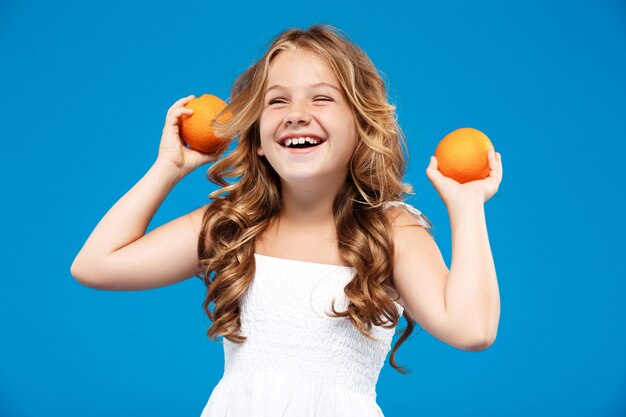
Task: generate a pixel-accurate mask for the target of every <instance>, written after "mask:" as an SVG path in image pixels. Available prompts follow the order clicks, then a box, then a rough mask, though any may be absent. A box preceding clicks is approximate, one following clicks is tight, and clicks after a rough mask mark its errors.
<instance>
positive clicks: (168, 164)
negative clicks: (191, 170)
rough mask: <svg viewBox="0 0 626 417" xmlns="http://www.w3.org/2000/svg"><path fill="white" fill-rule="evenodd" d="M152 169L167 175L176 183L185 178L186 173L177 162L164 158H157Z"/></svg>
mask: <svg viewBox="0 0 626 417" xmlns="http://www.w3.org/2000/svg"><path fill="white" fill-rule="evenodd" d="M151 169H152V170H155V171H158V172H159V173H161V174H162V175H164V176H166V177H167V178H168V179H169V180H170V181H171V182H172V183H174V184H175V183H177V182H178V181H180V180H181V179H183V178H184V177H185V175H186V174H185V173H184V172H183V171H182V170H181V169H180V168H179V167H177V166H176V164H174V163H173V162H172V161H170V160H168V159H164V158H157V160H156V161H155V162H154V164H152V167H151Z"/></svg>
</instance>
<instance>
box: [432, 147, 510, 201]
mask: <svg viewBox="0 0 626 417" xmlns="http://www.w3.org/2000/svg"><path fill="white" fill-rule="evenodd" d="M487 157H488V159H489V168H490V172H489V176H488V177H486V178H483V179H482V180H476V181H470V182H466V183H465V184H461V183H459V182H457V181H455V180H453V179H452V178H450V177H446V176H445V175H443V174H442V173H441V171H439V169H438V168H437V166H438V165H437V158H435V157H434V156H431V157H430V164H429V165H428V168H426V176H427V177H428V179H429V180H430V182H432V183H433V186H434V187H435V189H436V190H437V192H438V193H439V196H440V197H441V199H442V200H443V202H444V204H445V205H446V207H450V206H453V205H456V204H458V203H460V202H462V201H464V200H465V198H466V197H468V196H475V195H478V196H480V197H481V198H482V201H483V203H486V202H487V200H489V199H490V198H491V197H493V195H494V194H495V193H496V192H497V191H498V187H499V186H500V182H502V159H501V156H500V154H499V153H498V152H496V151H495V150H494V149H491V150H490V151H489V152H487Z"/></svg>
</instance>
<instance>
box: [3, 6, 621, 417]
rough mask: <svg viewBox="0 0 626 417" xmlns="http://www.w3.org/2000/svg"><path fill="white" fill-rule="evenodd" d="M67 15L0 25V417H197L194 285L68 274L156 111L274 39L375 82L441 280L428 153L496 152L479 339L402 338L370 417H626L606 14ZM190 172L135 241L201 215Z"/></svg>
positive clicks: (292, 9) (207, 89)
mask: <svg viewBox="0 0 626 417" xmlns="http://www.w3.org/2000/svg"><path fill="white" fill-rule="evenodd" d="M89 3H91V2H85V1H72V2H70V1H58V2H36V1H29V2H24V1H22V2H16V1H8V2H7V1H5V2H2V4H1V5H0V48H1V49H0V53H1V56H2V58H3V64H2V77H0V88H1V95H2V100H1V102H0V106H1V111H0V117H1V120H2V125H1V126H2V135H1V136H2V150H1V151H0V167H1V169H2V177H3V179H4V181H3V182H2V183H3V190H2V194H3V198H2V201H3V203H2V205H1V207H2V216H1V217H0V221H1V222H2V224H1V230H2V252H1V254H2V256H1V257H0V259H1V260H0V262H1V263H2V265H1V267H2V269H1V271H2V279H1V280H0V286H1V287H0V320H2V333H3V334H2V343H1V344H0V415H2V416H11V417H13V416H19V417H27V416H28V417H30V416H44V415H45V416H56V415H63V416H67V417H70V416H87V415H88V416H93V417H97V416H111V415H119V416H148V415H149V416H153V417H156V416H191V417H193V416H196V417H197V416H199V415H200V412H201V410H202V408H203V407H204V405H205V403H206V401H207V399H208V397H209V395H210V393H211V390H212V389H213V387H214V386H215V384H216V383H217V381H218V380H219V378H220V376H221V373H222V371H223V353H222V346H221V345H220V344H218V343H216V342H213V341H210V340H208V339H207V337H206V334H205V332H206V329H207V328H208V327H209V325H210V322H209V320H208V318H207V317H205V315H204V312H203V310H202V306H201V304H202V301H203V300H204V293H205V287H204V284H203V283H202V282H201V281H200V280H198V279H193V280H187V281H184V282H182V283H180V284H177V285H174V286H170V287H166V288H161V289H157V290H151V291H143V292H109V291H97V290H93V289H90V288H87V287H84V286H82V285H81V284H79V283H78V282H77V281H75V280H74V279H73V278H72V277H71V275H70V265H71V263H72V261H73V259H74V257H75V255H76V254H77V253H78V251H79V249H80V248H81V246H82V244H83V243H84V242H85V240H86V239H87V237H88V235H89V233H90V232H91V231H92V230H93V228H94V227H95V225H96V224H97V222H98V221H99V220H100V219H101V218H102V216H104V214H105V213H106V212H107V211H108V209H109V208H110V207H111V206H112V205H113V204H114V203H115V202H116V201H117V200H118V199H119V198H120V197H121V196H122V195H123V194H124V193H126V191H128V190H129V189H130V188H131V187H132V186H133V185H134V184H135V183H136V182H137V181H138V180H139V179H140V178H141V177H142V176H143V175H144V174H145V172H146V171H147V169H148V168H149V167H150V165H151V164H152V163H153V161H154V159H155V158H156V156H157V149H158V144H159V140H160V137H161V130H162V128H163V123H164V120H165V114H166V111H167V109H168V108H169V106H171V105H172V104H173V103H174V101H176V100H177V99H179V98H181V97H184V96H187V95H189V94H195V95H196V96H200V95H201V94H204V93H210V94H215V95H218V96H220V97H223V98H227V97H228V96H229V94H230V88H231V85H232V83H233V81H234V79H235V77H236V76H237V75H238V74H240V73H241V72H242V71H244V70H245V69H246V68H247V67H248V66H249V65H250V64H252V63H253V62H254V61H255V60H256V59H257V58H259V57H260V56H261V54H262V52H263V51H264V48H265V47H266V45H267V44H268V42H269V41H270V40H271V38H272V37H273V36H275V35H276V34H277V33H279V32H280V31H282V30H283V29H286V28H288V27H300V28H306V27H308V26H310V25H312V24H314V23H328V24H332V25H335V26H337V27H339V28H340V29H342V30H344V31H345V32H347V33H348V34H349V35H350V36H351V38H352V39H353V40H354V41H355V42H356V43H357V44H359V45H360V46H361V47H362V48H363V49H364V50H365V51H366V52H367V53H368V54H369V56H370V57H371V59H372V60H373V62H374V64H375V65H377V67H378V68H379V70H380V71H381V73H382V74H383V76H384V78H385V80H386V81H387V83H388V88H389V100H390V102H391V103H393V104H395V105H396V106H397V110H398V117H399V122H400V124H401V126H402V128H403V129H404V131H405V133H406V135H407V138H408V140H409V151H410V164H409V173H408V175H407V178H406V180H407V181H408V182H410V183H412V184H413V185H414V186H415V190H416V195H415V196H413V197H412V198H411V199H410V200H409V202H410V203H412V204H413V205H415V206H416V207H417V208H418V209H420V210H421V211H422V212H423V213H424V214H426V215H427V216H428V217H429V219H430V220H431V221H432V222H433V223H434V225H435V227H436V228H437V243H438V245H439V247H440V248H441V251H442V253H443V255H444V258H445V260H446V263H447V264H448V266H449V265H450V259H451V242H450V229H449V219H448V214H447V210H446V207H445V205H444V204H443V202H442V201H441V200H440V199H439V196H438V195H437V193H436V191H435V189H434V188H433V187H432V185H431V183H430V181H428V179H427V177H426V175H425V169H426V167H427V166H428V162H429V156H430V155H432V154H433V152H434V149H435V146H436V145H437V143H438V142H439V140H440V139H441V138H442V137H443V136H445V134H447V133H448V132H450V131H452V130H454V129H456V128H459V127H468V126H469V127H475V128H478V129H480V130H482V131H483V132H485V133H486V134H487V135H488V136H489V137H490V139H491V140H492V142H493V143H494V145H495V149H496V151H498V152H500V153H501V154H502V161H503V166H504V178H503V181H502V184H501V186H500V190H499V191H498V193H497V194H496V195H495V196H494V197H493V198H492V199H491V200H490V201H488V202H487V203H486V206H485V210H486V215H487V226H488V231H489V236H490V242H491V249H492V251H493V255H494V259H495V262H496V269H497V272H498V280H499V286H500V293H501V303H502V304H501V305H502V312H501V318H500V328H499V332H498V337H497V340H496V342H495V344H494V345H493V346H491V347H490V348H489V349H487V350H485V351H482V352H465V351H461V350H458V349H455V348H453V347H450V346H448V345H445V344H444V343H442V342H440V341H439V340H437V339H435V338H433V337H432V336H430V335H429V334H428V333H426V332H425V331H421V332H419V334H418V330H419V328H416V331H415V332H414V333H413V336H412V337H411V339H410V340H409V341H408V342H406V343H405V344H404V345H403V346H402V347H401V348H400V350H399V353H398V356H397V360H398V362H399V363H400V364H401V365H407V366H408V367H409V369H410V370H411V371H412V373H411V374H410V375H401V374H399V373H397V372H396V371H395V370H393V369H392V368H391V367H390V366H389V364H388V363H386V365H385V368H384V369H383V371H382V373H381V376H380V380H379V383H378V402H379V404H380V405H381V408H382V409H383V411H384V412H385V415H386V416H388V417H393V416H413V415H415V416H458V415H464V416H470V417H471V416H483V417H484V416H528V415H533V416H570V417H573V416H589V415H595V416H623V415H625V414H626V397H625V396H624V394H625V393H626V355H624V352H626V332H625V322H626V314H625V313H626V307H625V305H626V304H624V302H623V299H624V295H625V290H626V284H625V278H626V273H625V271H624V269H625V268H624V262H623V258H622V256H623V250H624V244H623V236H624V233H625V232H626V230H625V227H624V203H623V194H624V191H625V187H624V185H625V184H624V179H626V175H625V174H626V173H625V170H626V168H624V161H625V158H624V156H625V143H626V128H625V126H626V124H625V120H626V117H625V116H626V105H625V100H624V97H625V96H626V81H625V80H626V77H625V76H624V74H626V60H625V58H626V5H625V3H624V2H623V1H618V0H614V1H608V0H606V1H553V2H545V1H538V0H528V1H524V2H510V3H505V2H500V1H473V2H465V1H437V2H434V1H433V2H423V1H414V2H410V3H409V2H406V3H404V4H403V3H386V4H382V5H381V4H380V3H371V4H367V3H363V2H361V1H356V0H355V1H346V2H342V3H340V4H335V2H334V1H329V0H322V1H317V2H315V3H307V4H306V5H305V4H297V3H294V2H287V1H280V2H272V3H271V4H270V3H267V4H265V3H264V2H259V3H260V4H257V2H255V3H250V4H245V3H238V4H237V5H236V6H234V7H233V6H229V5H228V3H227V2H208V1H195V0H189V1H185V2H180V3H175V2H154V1H142V2H134V1H123V2H121V1H107V2H93V4H89ZM207 168H208V165H205V166H203V167H201V168H199V169H198V170H197V171H195V172H193V173H192V174H190V175H189V176H188V177H186V178H185V179H184V180H183V181H182V182H181V183H179V184H178V186H177V187H176V188H175V189H174V190H173V191H172V192H171V194H170V195H169V196H168V198H167V199H166V201H165V202H164V204H163V205H162V206H161V208H160V209H159V210H158V212H157V214H156V216H155V217H154V219H153V221H152V223H151V224H150V227H149V229H148V230H152V229H154V228H156V227H158V226H159V225H161V224H163V223H165V222H167V221H169V220H171V219H173V218H175V217H178V216H180V215H182V214H184V213H186V212H188V211H190V210H192V209H193V208H196V207H198V206H200V205H202V204H204V203H206V202H207V201H208V194H209V193H210V192H211V191H213V190H214V189H215V187H214V186H213V185H212V184H211V183H209V182H208V181H207V180H206V178H205V172H206V169H207ZM620 259H621V260H620ZM404 325H405V322H404V321H402V322H401V325H400V327H401V328H402V327H404Z"/></svg>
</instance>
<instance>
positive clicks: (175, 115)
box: [167, 107, 193, 126]
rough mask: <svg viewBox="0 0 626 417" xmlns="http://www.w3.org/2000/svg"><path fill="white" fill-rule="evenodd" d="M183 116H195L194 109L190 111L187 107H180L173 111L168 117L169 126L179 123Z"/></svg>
mask: <svg viewBox="0 0 626 417" xmlns="http://www.w3.org/2000/svg"><path fill="white" fill-rule="evenodd" d="M183 114H186V115H188V116H190V115H191V114H193V110H192V109H188V108H187V107H178V108H176V109H174V110H172V112H171V113H170V114H169V115H168V117H167V124H168V125H170V126H173V125H175V124H177V123H178V119H179V118H180V116H181V115H183Z"/></svg>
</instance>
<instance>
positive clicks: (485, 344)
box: [464, 334, 496, 352]
mask: <svg viewBox="0 0 626 417" xmlns="http://www.w3.org/2000/svg"><path fill="white" fill-rule="evenodd" d="M495 341H496V335H495V334H493V335H487V336H483V337H480V338H476V339H475V340H474V341H473V342H472V343H469V344H468V345H466V346H465V349H464V350H467V351H469V352H480V351H483V350H487V349H489V348H490V347H491V345H493V344H494V342H495Z"/></svg>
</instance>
